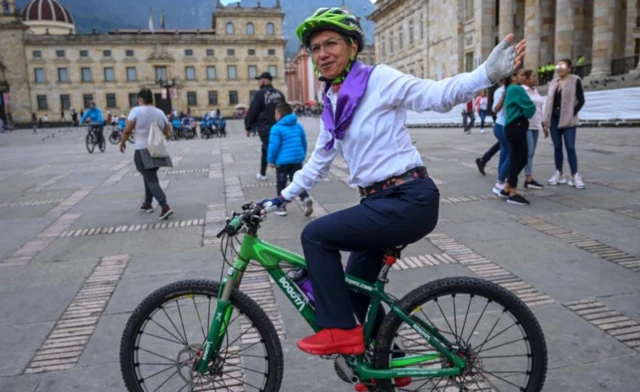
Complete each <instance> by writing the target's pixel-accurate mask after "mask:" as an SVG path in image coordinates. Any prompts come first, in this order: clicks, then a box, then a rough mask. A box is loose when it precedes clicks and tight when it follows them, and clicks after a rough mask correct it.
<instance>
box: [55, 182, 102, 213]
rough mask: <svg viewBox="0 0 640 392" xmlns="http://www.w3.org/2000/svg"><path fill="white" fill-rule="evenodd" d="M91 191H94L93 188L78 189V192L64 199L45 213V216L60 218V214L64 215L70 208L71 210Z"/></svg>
mask: <svg viewBox="0 0 640 392" xmlns="http://www.w3.org/2000/svg"><path fill="white" fill-rule="evenodd" d="M93 190H94V188H93V187H87V188H80V189H79V190H77V191H75V192H73V194H71V196H69V197H67V198H66V199H64V200H63V201H62V202H61V203H60V204H58V205H57V206H56V207H54V208H52V209H51V210H49V212H47V216H53V217H58V216H62V214H64V213H65V212H67V211H69V210H70V209H71V208H73V207H74V206H75V205H76V204H78V203H79V202H80V201H81V200H82V199H84V198H85V197H87V195H88V194H89V193H91V192H92V191H93Z"/></svg>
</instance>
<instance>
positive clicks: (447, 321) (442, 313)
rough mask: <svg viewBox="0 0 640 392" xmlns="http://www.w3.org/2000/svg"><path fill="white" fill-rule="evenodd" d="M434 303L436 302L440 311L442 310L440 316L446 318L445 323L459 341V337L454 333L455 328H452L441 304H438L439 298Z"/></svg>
mask: <svg viewBox="0 0 640 392" xmlns="http://www.w3.org/2000/svg"><path fill="white" fill-rule="evenodd" d="M433 302H435V303H436V305H438V309H440V314H441V315H442V317H443V318H444V321H445V322H446V323H447V326H448V327H449V331H451V334H452V335H453V337H455V338H456V339H457V338H458V337H457V336H456V334H454V333H453V328H451V324H449V320H448V319H447V316H445V315H444V312H443V311H442V308H441V307H440V303H439V302H438V298H436V299H434V300H433Z"/></svg>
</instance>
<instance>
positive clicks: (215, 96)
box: [209, 91, 218, 105]
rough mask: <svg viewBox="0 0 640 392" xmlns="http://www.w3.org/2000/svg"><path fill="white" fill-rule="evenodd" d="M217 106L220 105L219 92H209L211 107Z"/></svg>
mask: <svg viewBox="0 0 640 392" xmlns="http://www.w3.org/2000/svg"><path fill="white" fill-rule="evenodd" d="M217 104H218V92H217V91H209V105H217Z"/></svg>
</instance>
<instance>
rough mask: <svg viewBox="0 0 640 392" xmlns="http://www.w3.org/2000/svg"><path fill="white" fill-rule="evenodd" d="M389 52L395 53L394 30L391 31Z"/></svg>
mask: <svg viewBox="0 0 640 392" xmlns="http://www.w3.org/2000/svg"><path fill="white" fill-rule="evenodd" d="M389 54H393V31H390V32H389Z"/></svg>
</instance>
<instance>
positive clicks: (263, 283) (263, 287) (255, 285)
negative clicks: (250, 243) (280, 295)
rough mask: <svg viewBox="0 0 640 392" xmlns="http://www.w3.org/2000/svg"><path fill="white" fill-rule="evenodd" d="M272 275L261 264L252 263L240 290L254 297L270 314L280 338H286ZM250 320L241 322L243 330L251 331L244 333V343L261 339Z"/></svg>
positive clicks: (251, 342)
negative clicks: (271, 281)
mask: <svg viewBox="0 0 640 392" xmlns="http://www.w3.org/2000/svg"><path fill="white" fill-rule="evenodd" d="M269 278H270V276H269V274H268V273H267V271H265V270H264V268H262V267H260V266H253V265H250V266H249V267H248V268H247V271H246V273H245V278H244V279H243V280H242V284H241V285H240V290H241V291H242V292H243V293H245V294H247V295H248V296H249V297H251V299H253V300H254V301H255V302H256V303H257V304H258V305H260V308H262V310H264V312H265V313H266V314H267V316H269V319H270V320H271V322H272V323H273V325H274V326H275V328H276V331H277V332H278V336H279V337H280V339H286V334H285V329H284V323H283V321H282V315H281V314H280V308H278V304H277V303H276V296H275V293H274V291H273V287H272V286H271V283H270V280H269ZM248 322H249V320H248V319H246V318H245V319H244V320H242V322H241V323H240V328H241V330H242V331H247V330H250V329H252V328H253V329H252V330H251V331H249V332H247V333H245V334H243V335H242V339H241V340H242V343H243V344H253V343H256V342H259V341H260V335H258V331H257V330H256V329H255V328H254V327H252V325H251V324H248Z"/></svg>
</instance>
